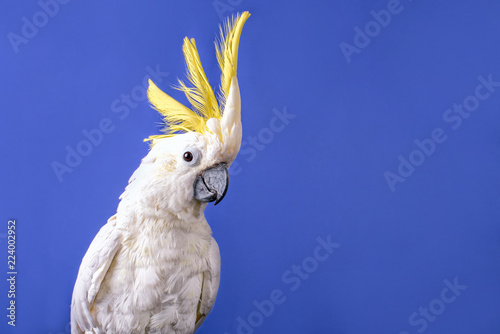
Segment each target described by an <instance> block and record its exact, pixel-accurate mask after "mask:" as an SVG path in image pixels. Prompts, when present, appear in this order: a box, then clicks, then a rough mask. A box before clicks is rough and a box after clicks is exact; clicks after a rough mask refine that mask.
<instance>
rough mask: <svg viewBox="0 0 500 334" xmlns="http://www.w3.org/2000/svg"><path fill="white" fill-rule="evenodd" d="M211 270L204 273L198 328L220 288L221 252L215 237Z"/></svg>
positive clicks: (197, 318) (210, 258) (210, 254)
mask: <svg viewBox="0 0 500 334" xmlns="http://www.w3.org/2000/svg"><path fill="white" fill-rule="evenodd" d="M208 264H209V271H205V272H204V273H203V283H202V291H201V296H200V303H199V305H198V312H197V313H198V314H197V317H196V328H195V329H198V328H199V327H200V326H201V324H202V323H203V322H204V321H205V318H206V317H207V315H208V313H210V311H211V310H212V307H213V306H214V304H215V297H216V296H217V290H219V282H220V253H219V246H218V245H217V242H216V241H215V239H213V238H212V244H211V247H210V252H209V258H208Z"/></svg>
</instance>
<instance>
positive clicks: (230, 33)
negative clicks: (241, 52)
mask: <svg viewBox="0 0 500 334" xmlns="http://www.w3.org/2000/svg"><path fill="white" fill-rule="evenodd" d="M249 17H250V13H249V12H243V13H242V14H241V15H239V14H238V15H237V16H236V20H235V19H233V20H232V22H231V20H229V18H228V19H227V21H226V24H225V27H224V29H223V28H222V26H221V27H220V41H219V43H217V42H215V52H216V54H217V61H218V62H219V67H220V70H221V72H222V73H221V76H220V95H219V100H220V101H219V102H220V104H221V109H223V107H224V106H225V104H226V99H227V96H228V94H229V87H231V79H232V78H233V77H235V76H236V68H237V64H238V45H239V43H240V36H241V31H242V29H243V25H244V24H245V22H246V20H247V19H248V18H249ZM224 30H225V31H224Z"/></svg>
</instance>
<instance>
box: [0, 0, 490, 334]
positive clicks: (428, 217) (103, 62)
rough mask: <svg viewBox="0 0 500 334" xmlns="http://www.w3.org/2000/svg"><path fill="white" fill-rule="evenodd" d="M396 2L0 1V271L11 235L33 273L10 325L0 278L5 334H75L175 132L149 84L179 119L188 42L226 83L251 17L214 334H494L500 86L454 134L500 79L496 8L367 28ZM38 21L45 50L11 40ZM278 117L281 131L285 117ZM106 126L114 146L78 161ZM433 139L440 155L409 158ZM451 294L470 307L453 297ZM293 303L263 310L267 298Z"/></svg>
mask: <svg viewBox="0 0 500 334" xmlns="http://www.w3.org/2000/svg"><path fill="white" fill-rule="evenodd" d="M48 2H49V3H50V1H48ZM42 3H43V1H42ZM391 3H392V2H388V1H386V0H376V1H366V0H365V1H360V0H356V1H290V0H287V1H281V0H279V1H272V2H271V1H250V0H220V1H215V2H212V1H194V0H192V1H175V2H174V1H142V2H138V1H104V2H103V1H68V2H67V3H65V4H59V8H58V10H57V13H55V12H56V10H55V7H51V8H49V9H51V10H52V12H53V13H52V14H53V17H49V16H47V15H45V16H44V14H39V13H38V12H40V11H41V10H42V9H41V7H40V5H39V4H38V3H37V1H34V0H30V1H23V2H5V1H4V2H3V3H2V4H1V5H0V8H1V10H0V22H1V23H0V35H1V38H0V48H1V53H0V54H1V60H2V61H1V65H0V78H1V80H0V93H1V94H0V98H1V108H2V121H1V122H0V134H1V143H2V145H1V147H2V164H1V167H0V168H1V175H2V177H1V184H0V189H1V191H0V203H1V217H2V218H1V219H2V220H3V222H2V224H1V226H3V227H1V229H0V241H1V243H0V248H1V253H0V254H4V255H2V256H1V258H3V260H2V261H3V262H4V263H5V264H2V265H1V266H0V268H4V269H3V270H2V271H3V272H5V273H4V274H0V276H2V277H4V276H5V277H6V272H7V267H6V266H7V263H6V262H7V259H6V257H7V248H6V247H7V239H6V235H5V233H7V220H8V218H16V219H17V230H16V232H17V237H18V240H17V262H18V263H17V271H18V273H19V274H18V277H17V291H16V292H17V296H16V297H17V298H16V302H17V305H18V308H17V325H16V327H15V328H11V327H10V326H8V325H7V324H6V323H7V318H6V316H5V315H3V314H5V313H6V312H7V311H6V310H5V308H6V307H7V305H8V302H9V300H8V298H7V291H8V286H7V284H6V281H5V280H4V279H2V280H1V284H0V305H1V308H0V309H2V310H3V311H0V319H3V320H0V332H2V333H52V334H56V333H58V334H59V333H69V330H68V325H67V324H68V322H69V314H70V308H69V306H70V300H71V293H72V289H73V284H74V281H75V279H76V275H77V271H78V267H79V265H80V261H81V259H82V257H83V255H84V254H85V251H86V250H87V247H88V246H89V244H90V242H91V241H92V239H93V237H94V236H95V234H96V233H97V231H98V230H99V228H100V227H101V226H102V225H103V224H104V223H105V222H106V220H107V219H108V218H109V217H110V216H111V215H113V214H114V213H115V210H116V206H117V205H118V197H119V195H120V194H121V193H122V191H123V189H124V187H125V186H126V184H127V181H128V178H129V177H130V175H131V174H132V172H133V171H134V170H135V169H136V168H137V167H138V165H139V163H140V160H141V158H142V157H144V156H145V155H146V154H147V151H148V144H146V143H143V139H144V138H146V137H148V136H149V135H152V134H158V133H159V124H158V122H159V121H160V117H159V115H158V114H157V112H155V111H154V110H153V109H151V108H150V107H149V105H148V102H147V101H146V100H145V99H144V96H143V95H141V92H143V89H141V85H142V82H143V80H144V78H145V77H146V78H147V77H149V76H150V71H148V67H150V68H151V69H156V68H157V67H158V69H159V71H160V72H162V74H161V75H160V78H161V81H159V80H156V82H157V83H158V85H159V87H160V88H162V89H163V90H165V91H167V92H168V93H169V94H171V95H173V96H174V97H176V98H178V99H179V100H180V101H182V102H185V101H186V100H185V98H184V97H183V96H182V95H181V94H180V93H179V92H176V91H174V90H172V89H171V88H170V85H171V84H175V82H176V78H177V77H181V78H182V77H183V76H184V73H185V64H184V60H183V56H182V52H181V46H182V39H183V38H184V36H186V35H187V36H190V37H194V38H196V42H197V46H198V49H199V53H200V55H201V59H202V63H203V65H204V67H205V70H206V73H207V75H208V76H209V80H210V82H211V83H212V85H213V86H216V85H218V80H219V70H218V67H217V62H216V58H215V52H214V47H213V40H214V38H215V36H216V34H217V32H218V25H219V24H220V23H221V19H222V18H223V17H225V16H227V15H232V14H235V13H237V12H241V11H244V10H248V11H250V12H251V13H252V16H251V17H250V19H249V20H248V21H247V24H246V26H245V28H244V30H243V34H242V38H241V44H240V54H239V64H238V65H239V66H238V77H239V82H240V88H241V92H242V120H243V127H244V135H243V139H244V141H245V142H244V143H243V147H242V151H241V152H240V155H239V157H238V159H237V165H236V166H235V167H237V168H233V170H232V172H231V174H232V176H231V182H230V183H231V184H230V188H229V192H228V194H227V196H226V198H225V199H224V201H222V202H221V204H220V205H218V206H217V207H213V206H209V207H208V208H207V210H206V217H207V220H208V222H209V223H210V225H211V226H212V229H213V232H214V237H215V238H216V240H217V241H218V243H219V246H220V250H221V256H222V280H221V285H220V289H219V294H218V297H217V302H216V304H215V308H214V309H213V311H212V313H211V314H210V316H209V317H208V319H207V321H206V322H205V324H203V326H202V327H201V329H200V330H199V333H221V334H224V333H227V334H233V333H250V332H254V333H342V334H358V333H384V334H385V333H395V334H403V333H412V334H413V333H419V332H425V333H428V334H431V333H455V334H459V333H477V334H480V333H484V334H495V333H499V332H500V276H499V275H500V225H499V222H500V220H499V218H500V205H499V204H500V174H499V173H500V87H496V88H495V87H493V88H491V89H492V90H494V91H493V92H489V91H487V90H486V89H484V88H482V89H480V93H482V94H486V93H490V94H489V96H488V97H487V98H485V99H484V100H481V101H480V102H479V106H478V107H477V109H476V110H475V111H473V112H471V113H470V116H469V117H468V118H463V119H462V122H461V124H460V126H459V127H457V128H456V129H454V128H453V127H452V126H456V125H457V124H458V123H456V122H458V121H456V117H457V115H458V114H454V115H455V116H454V117H455V120H454V121H453V122H450V121H448V122H447V121H445V119H444V118H443V117H444V116H445V117H446V115H448V116H450V115H451V114H447V110H448V109H449V108H452V107H453V105H454V104H462V103H463V102H464V100H467V101H468V103H473V102H474V101H475V100H474V98H470V96H474V94H475V90H476V87H477V86H478V85H479V84H480V81H479V80H478V77H480V76H482V77H483V78H485V79H487V78H488V76H489V75H491V77H492V80H493V81H495V82H496V81H500V34H499V31H500V20H499V19H498V18H499V14H500V3H498V2H494V1H486V0H484V1H472V0H470V1H430V0H413V1H409V0H401V3H400V5H399V6H396V7H394V8H396V11H399V12H398V13H397V14H392V15H391V20H390V22H388V23H387V22H386V23H384V25H385V27H381V26H380V24H374V23H370V22H371V21H374V16H373V14H372V13H371V11H375V13H379V11H380V10H387V8H388V6H389V7H390V8H392V7H391V6H392V5H391ZM393 5H394V4H393ZM394 8H392V9H394ZM37 13H38V14H37ZM33 16H35V20H38V21H36V22H38V24H39V27H38V28H37V29H38V31H37V32H36V34H35V32H34V31H29V29H28V28H24V30H25V31H24V33H25V34H26V33H27V34H28V36H30V38H26V39H25V40H23V43H21V44H16V43H13V42H11V41H10V39H12V38H13V37H12V36H14V35H13V34H16V35H18V36H21V37H19V38H22V34H23V31H22V29H23V26H24V25H25V24H26V23H25V21H23V17H26V19H27V21H28V22H33V20H34V18H33ZM375 16H376V14H375ZM44 18H46V20H44ZM386 21H387V18H386ZM367 25H368V26H367ZM356 27H358V28H359V29H360V30H362V31H365V28H368V29H372V30H369V34H371V37H370V36H368V38H369V39H370V41H369V43H368V42H367V40H366V37H365V39H364V40H363V37H362V36H361V37H359V36H358V38H357V39H356V41H357V43H358V46H362V47H358V48H357V51H356V52H355V53H352V54H351V55H350V56H348V57H346V55H345V54H344V53H343V52H342V48H341V45H344V46H345V45H346V44H342V43H347V44H349V45H351V46H352V47H356V44H355V42H356V41H355V36H356V34H358V33H356V32H355V30H354V29H355V28H356ZM377 27H378V28H377ZM27 29H28V30H27ZM29 33H31V35H29ZM33 35H34V36H33ZM9 36H10V37H9ZM9 38H10V39H9ZM363 43H364V44H367V43H368V44H367V45H364V44H363ZM16 51H17V52H16ZM167 72H168V75H167V74H166V73H167ZM126 95H129V96H131V97H130V99H131V100H130V101H131V103H130V104H129V105H127V103H126V102H123V101H124V100H123V101H122V98H126ZM123 96H125V97H123ZM119 108H120V109H119ZM284 110H286V112H287V113H288V114H290V115H293V116H294V118H292V117H293V116H289V118H288V119H287V121H286V122H285V123H287V124H285V123H283V121H280V120H278V119H276V113H277V112H278V113H281V114H283V112H284ZM461 118H462V117H461ZM103 119H104V120H105V119H108V120H109V121H107V122H111V123H110V124H111V125H109V128H108V133H104V134H103V135H102V139H101V140H100V141H96V142H97V143H98V144H96V145H92V146H90V148H89V146H85V145H86V144H85V143H83V144H82V142H84V141H85V140H86V137H85V135H84V133H83V132H82V131H84V130H86V131H91V130H93V129H96V128H98V127H99V125H100V123H101V122H102V120H103ZM104 122H106V121H104ZM271 123H272V124H274V125H277V126H278V128H277V127H276V126H274V127H273V129H274V130H271ZM436 128H440V129H442V132H443V135H444V136H445V137H446V140H445V141H444V142H442V143H438V144H435V148H434V150H433V152H432V154H430V155H428V156H427V155H425V156H424V155H423V153H418V152H417V153H412V152H414V151H416V150H418V146H417V145H416V144H415V140H420V141H422V140H426V139H428V138H431V133H432V132H433V130H434V129H436ZM111 129H112V130H111ZM97 137H99V136H97ZM97 137H96V138H97ZM255 138H256V139H255ZM255 141H257V143H255ZM426 142H427V143H428V141H426ZM252 143H253V144H252ZM78 145H80V149H81V150H83V151H85V150H87V152H86V153H88V154H87V156H83V157H82V158H81V161H80V162H79V163H76V162H75V161H73V165H76V166H75V167H74V168H73V167H72V168H71V169H72V171H71V172H65V173H63V174H62V175H60V176H61V179H59V178H58V176H57V174H56V172H55V171H54V167H53V165H54V162H57V163H60V164H66V156H67V154H68V153H67V152H68V151H67V149H68V147H69V149H70V150H71V149H74V150H76V149H78ZM82 145H83V146H82ZM429 145H430V144H429ZM430 146H432V145H430ZM430 146H428V147H430ZM257 147H258V148H257ZM400 155H401V156H402V157H403V158H404V159H406V160H408V159H409V158H410V155H411V156H412V159H413V161H417V163H418V164H420V165H419V166H416V167H415V169H414V171H413V173H411V175H408V174H409V172H408V171H406V172H408V174H406V175H407V177H405V178H404V180H405V181H404V182H396V183H395V184H394V187H393V189H391V187H390V185H389V183H388V182H387V180H386V177H385V175H384V174H385V173H386V172H392V173H394V174H397V173H398V166H399V164H400V160H399V158H398V157H399V156H400ZM419 158H420V160H419ZM422 158H423V159H422ZM415 159H416V160H415ZM422 160H423V161H422ZM404 172H405V171H404V170H403V173H404ZM318 238H321V239H322V240H324V241H327V239H328V238H330V240H331V241H332V242H334V243H337V244H338V245H336V247H337V248H335V250H334V251H333V253H332V254H328V253H326V251H325V250H324V249H319V250H318V251H317V252H321V253H317V254H320V255H321V257H322V259H324V260H323V261H317V260H316V259H314V257H313V256H314V253H315V251H316V250H317V247H318V245H320V243H319V242H318ZM327 254H328V255H329V256H328V257H327V258H326V259H325V257H326V255H327ZM304 265H305V267H306V268H305V269H301V270H302V271H301V273H300V274H299V273H298V271H295V272H294V271H293V270H294V269H293V268H295V270H297V269H296V268H297V267H293V266H300V267H302V268H303V266H304ZM306 269H307V270H309V273H307V272H306V271H304V270H306ZM306 274H307V275H306ZM455 280H456V282H458V283H457V284H459V285H460V286H461V287H460V289H461V290H459V291H456V293H455V294H454V293H453V291H451V290H446V289H447V284H446V283H445V281H446V282H448V284H454V282H455ZM464 286H466V288H464ZM273 291H274V292H273ZM280 291H281V298H279V301H280V302H281V303H280V304H273V306H272V307H270V306H269V303H270V302H269V303H264V305H267V306H266V307H267V310H265V312H264V313H266V314H265V315H262V314H261V313H258V312H261V311H258V308H257V306H256V305H255V303H254V301H257V302H258V303H260V302H262V301H263V300H269V299H270V298H271V294H273V293H274V295H275V297H276V294H279V293H280ZM442 293H444V299H443V297H442ZM450 299H453V301H452V302H450ZM445 300H446V301H448V302H443V301H445ZM429 307H431V311H428V312H430V313H429V315H428V316H427V318H426V317H425V316H424V315H421V314H419V312H421V311H422V309H419V308H429ZM443 308H444V309H443ZM414 312H416V314H415V313H414ZM432 312H434V313H432ZM412 317H413V323H412V322H411V319H410V318H412ZM249 318H250V319H249ZM242 319H243V320H242ZM243 321H244V322H245V325H242V323H243Z"/></svg>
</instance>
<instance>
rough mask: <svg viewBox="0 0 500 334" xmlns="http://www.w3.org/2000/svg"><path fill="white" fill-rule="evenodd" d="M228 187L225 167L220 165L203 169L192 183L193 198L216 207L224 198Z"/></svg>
mask: <svg viewBox="0 0 500 334" xmlns="http://www.w3.org/2000/svg"><path fill="white" fill-rule="evenodd" d="M228 186H229V173H228V172H227V165H226V164H225V163H221V164H218V165H215V166H213V167H210V168H208V169H205V170H204V171H203V172H202V173H201V174H200V175H198V176H197V177H196V180H195V181H194V198H195V199H197V200H198V201H200V202H204V203H207V202H213V201H215V203H214V205H217V203H219V202H220V201H222V199H223V198H224V196H226V192H227V188H228Z"/></svg>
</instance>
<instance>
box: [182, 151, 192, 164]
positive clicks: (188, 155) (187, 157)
mask: <svg viewBox="0 0 500 334" xmlns="http://www.w3.org/2000/svg"><path fill="white" fill-rule="evenodd" d="M182 157H183V158H184V161H187V162H191V161H193V153H191V152H189V151H187V152H184V155H183V156H182Z"/></svg>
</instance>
